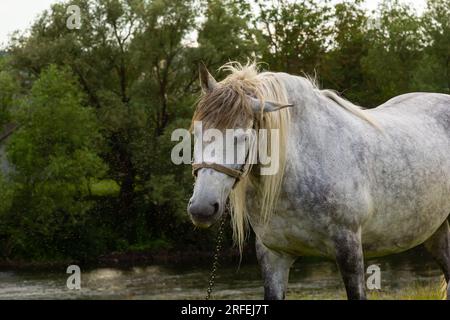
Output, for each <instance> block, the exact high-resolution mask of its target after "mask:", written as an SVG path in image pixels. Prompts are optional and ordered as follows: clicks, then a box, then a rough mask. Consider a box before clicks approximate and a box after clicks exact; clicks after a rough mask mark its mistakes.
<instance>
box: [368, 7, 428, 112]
mask: <svg viewBox="0 0 450 320" xmlns="http://www.w3.org/2000/svg"><path fill="white" fill-rule="evenodd" d="M371 23H372V26H371V28H370V30H369V33H368V39H367V41H369V43H370V48H369V51H368V54H367V56H366V57H364V58H363V69H364V73H365V78H366V82H367V85H370V86H372V87H373V89H372V94H371V99H370V101H367V105H368V106H376V105H378V104H380V103H381V102H384V101H386V100H388V99H390V98H392V97H394V96H396V95H399V94H402V93H407V92H410V91H413V88H412V78H413V73H414V70H416V68H417V65H418V63H419V61H420V59H421V56H422V48H423V41H422V39H423V35H422V32H421V24H420V20H419V19H418V18H417V15H416V14H415V12H414V11H413V10H412V9H411V8H410V7H408V6H407V5H405V4H402V3H400V2H399V1H384V2H382V3H381V4H380V7H379V11H378V16H376V18H375V19H373V20H372V21H371Z"/></svg>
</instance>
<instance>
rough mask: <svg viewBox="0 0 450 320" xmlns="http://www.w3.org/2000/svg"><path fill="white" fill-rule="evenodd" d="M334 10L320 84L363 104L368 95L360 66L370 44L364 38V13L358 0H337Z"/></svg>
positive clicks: (365, 26)
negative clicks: (339, 1)
mask: <svg viewBox="0 0 450 320" xmlns="http://www.w3.org/2000/svg"><path fill="white" fill-rule="evenodd" d="M334 10H335V14H334V24H333V45H332V46H331V48H330V49H329V50H328V51H327V53H326V55H325V62H324V63H323V65H322V68H321V70H320V73H319V74H320V80H321V82H322V83H323V86H324V87H329V88H333V89H335V90H338V91H339V92H342V93H343V94H344V95H345V97H346V98H348V99H349V100H351V101H354V102H356V103H360V104H362V105H364V103H365V102H366V100H367V98H368V97H367V94H370V88H369V90H368V86H367V85H366V84H365V81H364V80H365V79H364V72H363V67H362V59H363V57H365V56H366V55H367V51H368V47H369V46H370V43H369V42H368V39H367V37H366V34H367V30H368V26H367V20H368V16H367V12H366V11H365V10H364V9H363V8H362V7H361V1H355V2H342V3H338V4H336V5H335V8H334Z"/></svg>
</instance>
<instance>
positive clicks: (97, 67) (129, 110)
mask: <svg viewBox="0 0 450 320" xmlns="http://www.w3.org/2000/svg"><path fill="white" fill-rule="evenodd" d="M70 4H76V5H78V6H79V7H80V8H81V19H82V20H81V22H82V24H81V28H80V29H78V30H77V29H74V30H69V29H68V28H67V27H66V20H67V18H68V16H69V15H68V14H67V12H66V10H67V6H68V3H60V4H55V5H53V6H52V8H51V10H49V11H47V12H43V13H42V14H41V15H40V17H39V18H38V19H36V21H34V23H33V24H32V27H31V28H30V30H29V32H28V33H24V34H15V35H14V36H13V37H12V38H11V40H10V42H9V45H8V47H7V48H6V50H5V51H4V52H2V53H1V55H0V125H1V126H4V125H6V124H8V123H14V124H16V125H17V126H18V127H17V129H16V130H15V132H14V133H13V134H12V135H11V136H10V138H9V139H8V141H7V142H6V149H5V155H4V156H5V157H6V159H7V160H8V162H9V163H10V166H11V168H12V169H11V170H4V172H3V174H2V176H1V177H0V198H1V199H0V200H1V201H0V259H26V260H55V259H79V260H83V261H86V260H93V259H96V257H98V256H99V255H100V254H105V253H110V252H113V251H130V250H131V251H133V250H134V251H146V250H150V251H152V250H156V249H161V248H172V249H174V250H177V249H182V250H190V249H192V250H203V249H206V248H207V249H210V248H211V247H212V243H211V242H212V241H213V234H212V232H211V231H202V232H199V231H197V230H195V229H194V228H193V227H192V225H191V223H190V221H189V219H188V217H187V214H186V210H185V208H186V204H187V200H188V198H189V196H190V192H191V190H192V183H193V180H192V177H191V174H190V168H189V167H188V166H175V165H173V164H172V162H171V161H170V150H171V148H172V146H173V143H172V142H171V141H170V134H171V132H172V130H173V129H174V128H179V127H188V125H189V122H190V117H191V114H192V112H193V106H194V104H195V100H196V99H197V97H198V94H199V88H198V83H197V79H198V74H197V64H198V62H199V61H203V62H205V64H206V65H207V66H208V67H209V68H210V69H211V70H215V69H217V68H218V67H219V66H221V65H222V64H223V63H225V62H228V61H230V60H239V61H245V60H246V59H248V58H250V59H257V60H258V61H262V62H265V63H266V64H264V65H263V67H264V69H270V70H272V71H283V72H289V73H292V74H299V75H302V74H304V73H306V74H310V75H317V77H318V79H319V83H320V84H321V85H322V86H323V87H327V88H332V89H335V90H337V91H339V92H341V93H342V95H343V96H344V97H346V98H348V99H349V100H351V101H353V102H355V103H357V104H360V105H362V106H364V107H374V106H376V105H378V104H380V103H382V102H384V101H385V100H387V99H389V98H391V97H393V96H395V95H399V94H402V93H405V92H410V91H434V92H443V93H450V64H449V61H450V1H449V0H428V4H427V8H426V10H425V12H423V13H422V14H420V15H418V14H417V13H416V12H414V11H413V10H412V9H411V8H409V7H408V6H407V5H404V4H402V2H398V1H384V2H382V3H381V4H380V6H379V7H378V9H377V10H376V11H374V12H367V11H366V10H364V9H363V8H364V6H363V4H362V2H361V1H358V0H355V1H344V2H341V3H338V4H330V3H329V2H323V1H318V0H307V1H301V2H300V1H299V2H294V1H283V0H277V1H257V2H249V1H241V0H223V1H219V0H208V1H207V0H195V1H194V0H152V1H150V0H147V1H146V0H72V1H70ZM223 76H225V75H223V74H217V77H218V78H219V79H220V78H221V77H223ZM3 143H5V142H3Z"/></svg>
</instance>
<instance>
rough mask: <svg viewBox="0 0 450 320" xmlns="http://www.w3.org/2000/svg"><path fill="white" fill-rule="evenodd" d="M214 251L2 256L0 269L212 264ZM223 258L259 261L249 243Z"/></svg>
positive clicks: (223, 254) (228, 250) (227, 251)
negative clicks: (65, 257) (54, 257)
mask: <svg viewBox="0 0 450 320" xmlns="http://www.w3.org/2000/svg"><path fill="white" fill-rule="evenodd" d="M214 253H215V252H214V251H213V250H211V251H198V250H171V249H159V250H153V251H127V252H112V253H110V254H105V255H101V256H99V257H97V258H95V259H93V260H90V261H80V260H53V261H27V260H20V259H16V260H9V259H7V260H0V270H5V269H8V270H9V269H14V270H27V269H33V270H46V269H60V268H64V267H67V266H69V265H72V264H76V265H83V266H85V267H88V268H108V267H114V268H115V267H117V268H121V267H130V266H142V265H154V264H155V265H161V264H172V265H177V264H183V263H186V264H189V265H201V266H204V265H209V264H211V263H212V260H213V257H214ZM220 260H221V261H222V262H223V263H226V264H229V263H233V264H235V263H239V262H240V261H241V262H242V263H254V262H256V255H255V250H254V249H253V248H251V247H250V246H248V247H247V248H246V249H245V250H244V252H243V254H242V260H241V257H240V255H239V251H238V250H237V249H236V248H226V249H223V250H222V251H221V252H220Z"/></svg>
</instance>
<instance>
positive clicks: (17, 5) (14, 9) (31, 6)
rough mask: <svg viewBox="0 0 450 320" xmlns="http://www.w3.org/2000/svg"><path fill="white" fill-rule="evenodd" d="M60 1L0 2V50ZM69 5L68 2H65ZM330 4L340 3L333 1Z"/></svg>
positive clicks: (418, 1)
mask: <svg viewBox="0 0 450 320" xmlns="http://www.w3.org/2000/svg"><path fill="white" fill-rule="evenodd" d="M425 1H426V0H403V2H406V3H409V4H411V5H412V6H413V7H414V8H416V9H417V10H418V11H419V12H421V11H422V10H423V9H424V8H425ZM57 2H61V0H1V1H0V48H1V47H3V46H4V45H5V44H6V43H7V41H8V38H9V35H11V33H12V32H14V31H15V30H20V31H24V30H26V29H27V28H29V27H30V25H31V23H32V22H33V21H34V19H35V18H36V17H37V16H38V14H39V13H40V12H42V11H44V10H45V9H48V8H50V5H51V4H53V3H57ZM67 2H68V3H70V1H67ZM332 2H340V1H339V0H333V1H332ZM379 2H380V0H366V2H365V7H366V8H367V9H369V10H373V9H375V8H376V7H377V5H378V3H379Z"/></svg>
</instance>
